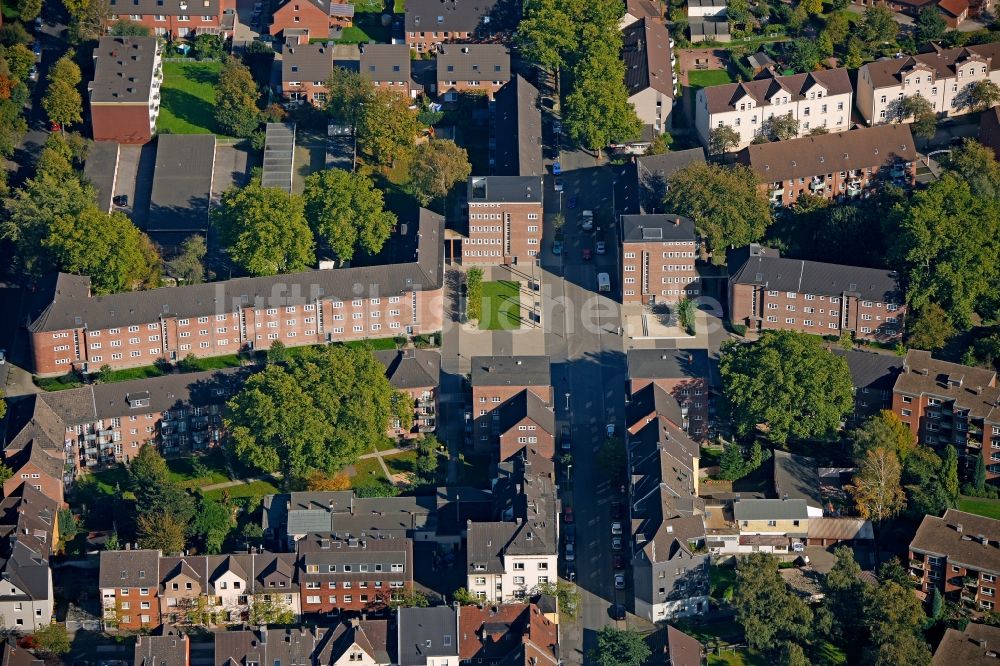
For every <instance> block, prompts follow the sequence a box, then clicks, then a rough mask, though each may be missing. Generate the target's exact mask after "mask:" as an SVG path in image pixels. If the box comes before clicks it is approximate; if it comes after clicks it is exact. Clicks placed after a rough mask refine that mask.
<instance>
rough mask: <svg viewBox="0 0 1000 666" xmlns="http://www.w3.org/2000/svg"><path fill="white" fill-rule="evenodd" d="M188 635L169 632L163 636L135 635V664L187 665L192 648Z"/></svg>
mask: <svg viewBox="0 0 1000 666" xmlns="http://www.w3.org/2000/svg"><path fill="white" fill-rule="evenodd" d="M189 640H190V639H188V637H187V636H185V635H181V634H178V633H176V632H168V633H166V634H163V635H161V636H157V635H155V634H154V635H152V636H141V635H140V636H136V637H135V660H134V661H133V662H132V663H133V664H135V666H187V664H188V654H189V650H190V645H189Z"/></svg>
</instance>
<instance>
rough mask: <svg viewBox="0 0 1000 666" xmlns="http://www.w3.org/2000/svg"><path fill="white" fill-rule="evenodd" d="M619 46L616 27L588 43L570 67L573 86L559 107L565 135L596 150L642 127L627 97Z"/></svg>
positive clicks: (625, 138) (620, 140) (631, 137)
mask: <svg viewBox="0 0 1000 666" xmlns="http://www.w3.org/2000/svg"><path fill="white" fill-rule="evenodd" d="M621 46H622V45H621V35H620V33H618V32H617V31H615V32H614V33H613V34H610V35H608V36H607V39H606V41H605V40H602V41H600V42H596V41H595V42H592V43H591V45H590V48H587V49H586V50H585V51H584V53H583V55H582V57H581V59H580V61H579V62H578V63H577V64H576V66H575V67H574V68H573V89H572V91H571V92H570V93H569V95H567V96H566V103H565V105H564V109H563V124H564V126H565V128H566V132H567V134H568V135H569V137H570V138H571V139H572V140H573V141H575V142H577V143H579V144H580V145H582V146H585V147H586V148H589V149H590V150H594V151H597V153H598V154H600V152H601V150H602V149H604V147H606V146H607V145H608V144H609V143H617V142H622V141H627V140H629V139H634V138H637V137H638V136H639V134H640V133H641V131H642V122H641V121H640V120H639V117H638V116H637V115H636V114H635V107H633V106H632V105H631V104H630V103H629V101H628V96H629V95H628V90H627V89H626V87H625V64H624V63H623V62H622V60H621V55H620V51H621Z"/></svg>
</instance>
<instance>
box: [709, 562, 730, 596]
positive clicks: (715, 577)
mask: <svg viewBox="0 0 1000 666" xmlns="http://www.w3.org/2000/svg"><path fill="white" fill-rule="evenodd" d="M709 578H710V580H711V591H710V592H709V595H710V596H711V597H712V598H713V599H717V600H719V601H722V600H725V601H729V600H731V599H732V598H733V592H734V590H735V588H736V567H734V566H731V565H716V564H713V565H712V568H711V569H710V571H709Z"/></svg>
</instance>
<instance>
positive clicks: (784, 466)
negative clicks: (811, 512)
mask: <svg viewBox="0 0 1000 666" xmlns="http://www.w3.org/2000/svg"><path fill="white" fill-rule="evenodd" d="M774 492H775V493H776V494H777V495H778V498H779V499H801V500H805V501H806V503H807V504H808V505H809V506H812V507H815V508H820V509H822V508H823V494H822V493H821V492H820V489H819V465H818V464H817V463H816V459H815V458H807V457H806V456H800V455H796V454H793V453H788V452H787V451H779V450H777V449H775V451H774Z"/></svg>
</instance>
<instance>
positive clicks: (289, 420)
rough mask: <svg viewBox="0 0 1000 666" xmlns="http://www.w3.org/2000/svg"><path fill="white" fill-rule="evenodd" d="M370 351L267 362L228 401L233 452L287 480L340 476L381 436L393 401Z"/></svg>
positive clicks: (312, 351) (310, 351)
mask: <svg viewBox="0 0 1000 666" xmlns="http://www.w3.org/2000/svg"><path fill="white" fill-rule="evenodd" d="M395 393H396V392H395V390H394V389H393V388H392V385H391V384H389V380H387V379H386V378H385V368H383V367H382V364H381V363H379V362H378V360H377V359H376V358H375V357H374V356H373V355H372V353H371V352H370V351H369V350H368V349H355V348H350V347H324V348H305V349H303V350H301V352H300V353H299V354H297V355H296V356H295V357H293V358H291V359H289V360H288V363H287V364H286V365H275V364H272V365H268V366H267V367H266V368H265V369H264V370H263V371H262V372H259V373H257V374H255V375H253V376H252V377H250V378H249V379H248V380H247V382H246V383H245V384H244V387H243V390H241V391H240V392H239V393H238V394H236V395H235V396H234V397H233V398H232V399H231V400H230V401H229V403H228V410H227V414H226V416H225V422H226V427H227V429H228V430H229V432H230V435H231V436H230V441H231V445H232V447H233V451H234V452H235V453H236V455H237V456H238V457H239V458H240V459H241V460H243V461H244V462H245V463H247V464H250V465H253V466H254V467H256V468H258V469H260V470H261V471H264V472H272V473H273V472H281V473H282V475H283V477H284V480H285V483H286V484H287V483H289V482H291V481H293V480H301V479H305V478H306V477H307V476H308V475H309V474H310V473H311V472H313V471H315V470H317V469H318V470H320V471H323V472H326V473H332V472H336V471H339V470H340V469H342V468H343V467H344V466H345V465H348V464H351V463H353V462H354V461H355V460H356V459H357V457H358V455H360V453H361V452H362V451H363V450H365V449H366V448H367V447H368V446H369V445H370V442H372V441H375V440H377V439H379V438H382V437H385V431H386V429H387V427H388V425H389V421H390V419H391V418H394V417H395V416H397V415H401V414H400V413H399V412H394V409H397V405H398V404H399V401H394V400H393V397H394V395H395Z"/></svg>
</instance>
